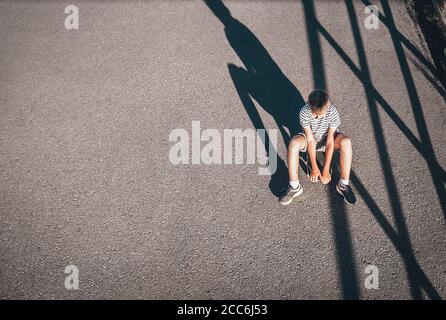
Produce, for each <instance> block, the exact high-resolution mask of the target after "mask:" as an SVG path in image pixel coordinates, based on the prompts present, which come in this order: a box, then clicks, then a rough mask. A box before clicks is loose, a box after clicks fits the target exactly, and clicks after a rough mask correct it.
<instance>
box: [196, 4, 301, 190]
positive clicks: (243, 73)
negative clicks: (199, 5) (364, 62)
mask: <svg viewBox="0 0 446 320" xmlns="http://www.w3.org/2000/svg"><path fill="white" fill-rule="evenodd" d="M204 1H205V3H206V4H207V6H208V7H209V8H210V9H211V11H212V12H213V13H214V14H215V16H216V17H217V18H218V19H219V20H220V21H221V22H222V23H223V25H224V27H225V34H226V38H227V39H228V42H229V44H230V45H231V47H232V48H233V49H234V51H235V52H236V53H237V55H238V56H239V58H240V60H241V61H242V62H243V64H244V66H245V68H246V69H245V68H243V67H237V66H235V65H234V64H228V69H229V73H230V75H231V78H232V81H233V82H234V86H235V88H236V90H237V92H238V94H239V96H240V100H241V101H242V103H243V106H244V107H245V109H246V112H247V114H248V116H249V118H250V119H251V121H252V123H253V125H254V127H255V129H256V130H258V129H265V126H264V124H263V121H262V119H261V117H260V114H259V112H258V111H257V109H256V106H255V104H254V102H253V100H252V99H254V100H256V101H257V102H258V104H259V105H260V106H261V107H262V108H263V109H264V110H265V111H266V112H268V113H269V114H270V115H271V116H272V117H273V119H274V120H275V122H276V124H277V127H278V128H279V130H280V133H281V135H282V138H283V141H284V143H285V145H286V146H288V142H289V140H290V138H291V137H293V136H294V135H295V134H296V133H297V132H298V131H299V130H300V129H301V128H300V124H299V112H300V109H301V108H302V107H303V106H304V105H305V101H304V99H303V98H302V95H301V94H300V92H299V91H298V90H297V88H296V87H295V86H294V85H293V84H292V83H291V81H290V80H289V79H288V78H287V77H286V76H285V75H284V74H283V72H282V70H280V68H279V66H278V65H277V64H276V63H275V62H274V60H273V59H272V58H271V56H270V55H269V53H268V51H267V50H266V49H265V47H264V46H263V45H262V43H261V42H260V41H259V40H258V39H257V37H256V36H255V35H254V34H253V33H252V32H251V31H250V30H249V29H248V28H247V27H246V26H245V25H243V24H242V23H241V22H239V21H238V20H236V19H234V18H233V17H232V16H231V13H230V11H229V9H228V8H227V7H226V6H225V5H224V4H223V3H222V1H221V0H204ZM269 145H270V144H269V136H268V134H266V138H265V150H266V154H267V155H268V156H269V154H270V153H271V152H274V154H277V150H269V148H270V146H269ZM287 185H288V169H287V167H286V165H285V162H284V161H283V159H282V158H281V157H279V156H278V157H277V170H276V172H275V173H274V174H273V175H272V176H271V181H270V183H269V187H270V190H271V192H272V193H273V194H274V195H275V196H279V194H280V192H281V190H282V189H283V188H285V187H286V186H287Z"/></svg>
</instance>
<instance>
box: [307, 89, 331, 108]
mask: <svg viewBox="0 0 446 320" xmlns="http://www.w3.org/2000/svg"><path fill="white" fill-rule="evenodd" d="M327 103H328V94H327V92H325V91H324V90H320V89H319V90H314V91H313V92H312V93H310V95H309V96H308V105H309V106H310V108H311V110H312V111H321V110H322V109H323V108H324V107H325V105H326V104H327Z"/></svg>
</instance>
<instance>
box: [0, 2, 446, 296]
mask: <svg viewBox="0 0 446 320" xmlns="http://www.w3.org/2000/svg"><path fill="white" fill-rule="evenodd" d="M373 3H374V4H376V5H377V6H378V8H379V10H380V12H381V13H382V16H381V18H382V21H381V22H380V24H379V29H377V30H367V29H366V28H365V26H364V22H363V21H364V18H365V17H366V15H365V14H364V7H365V5H364V3H363V2H362V1H353V3H351V2H350V1H346V2H343V1H317V0H315V1H225V6H226V8H227V9H225V7H224V6H219V5H218V3H217V2H215V1H214V2H213V3H209V6H208V5H207V4H206V3H205V2H204V1H178V0H177V1H137V2H133V1H112V2H108V1H74V2H73V1H72V2H69V3H68V2H58V1H0V239H1V240H0V297H1V298H3V299H11V298H18V299H27V298H39V299H102V298H105V299H123V298H144V299H199V298H200V299H207V298H212V299H342V298H347V299H356V298H360V299H434V298H444V297H445V296H446V233H445V231H446V228H445V227H446V224H445V219H446V216H445V202H446V196H445V181H446V174H445V171H444V168H445V167H446V153H445V152H444V147H445V142H446V141H445V138H444V133H445V132H446V121H445V120H446V114H445V110H446V108H445V107H446V105H445V102H444V99H443V97H442V96H441V90H439V87H438V86H437V85H433V84H432V82H431V81H429V79H430V78H429V77H427V76H426V75H429V74H431V75H432V70H433V65H432V61H431V58H430V56H429V54H428V51H427V49H426V45H425V44H424V42H423V41H422V38H421V37H420V33H419V30H418V28H417V27H416V25H415V24H414V22H413V21H412V20H411V18H410V16H409V15H408V13H407V11H406V9H405V8H404V6H403V4H402V3H400V2H398V1H392V2H391V5H390V6H386V5H385V4H384V6H383V5H382V3H381V2H379V1H373ZM69 4H75V5H77V6H78V8H79V11H80V28H79V30H65V28H64V19H65V16H66V14H65V13H64V8H65V6H66V5H69ZM211 9H213V10H211ZM225 10H229V12H230V14H231V15H232V18H230V19H229V18H228V16H227V15H225V14H227V13H228V12H227V11H225ZM314 87H319V88H326V89H327V90H328V91H329V92H330V94H331V96H332V98H333V100H334V103H335V104H336V106H337V108H338V111H339V112H340V114H341V121H342V125H341V130H342V131H343V132H345V133H347V134H349V135H350V136H351V137H352V139H353V150H354V163H353V174H352V186H353V190H354V191H355V192H356V194H357V196H358V203H357V204H356V205H355V206H347V205H344V203H343V201H342V200H341V199H340V198H339V196H338V195H337V194H335V192H334V187H333V184H332V185H330V186H328V187H327V186H323V185H321V184H312V183H311V182H310V181H309V180H307V179H306V178H305V177H304V176H303V177H302V179H301V180H302V185H303V188H304V194H303V195H302V197H301V198H299V199H298V200H297V201H295V202H293V204H291V205H290V206H287V207H282V206H280V205H279V203H278V200H277V194H278V192H279V190H280V188H281V186H283V184H286V183H287V181H286V179H287V178H286V167H285V165H286V144H285V142H286V140H287V139H288V138H289V134H292V133H293V132H294V130H296V128H294V127H293V124H294V123H295V120H293V119H296V118H295V116H296V110H298V108H299V107H301V105H300V104H301V103H302V101H303V100H302V99H305V98H306V97H307V95H308V94H309V93H310V92H311V90H312V89H313V88H314ZM193 120H199V121H201V127H202V129H207V128H212V129H217V130H219V131H220V132H223V130H224V129H227V128H229V129H235V128H241V129H243V130H245V129H248V128H251V129H259V128H267V129H278V128H279V127H280V128H281V129H282V133H283V134H279V141H278V147H277V152H278V155H279V157H280V158H279V167H278V171H277V173H276V174H275V175H274V176H273V177H269V176H260V175H258V174H257V169H258V166H257V165H249V164H245V165H204V164H201V165H192V164H190V165H177V166H175V165H173V164H172V163H171V162H170V161H169V150H170V148H171V146H172V142H169V139H168V138H169V134H170V132H171V131H172V130H174V129H178V128H184V129H186V130H187V131H188V132H191V125H192V121H193ZM70 264H73V265H75V266H77V267H78V269H79V289H78V290H67V289H66V288H65V287H64V280H65V277H66V274H64V269H65V267H66V266H67V265H70ZM368 265H375V266H377V267H378V269H379V289H367V288H366V287H365V285H364V281H365V279H366V277H367V274H366V273H365V268H366V267H367V266H368Z"/></svg>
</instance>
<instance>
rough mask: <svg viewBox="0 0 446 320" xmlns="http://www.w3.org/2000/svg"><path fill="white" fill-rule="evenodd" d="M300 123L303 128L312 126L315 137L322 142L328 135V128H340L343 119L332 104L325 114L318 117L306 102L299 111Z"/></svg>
mask: <svg viewBox="0 0 446 320" xmlns="http://www.w3.org/2000/svg"><path fill="white" fill-rule="evenodd" d="M299 120H300V125H301V126H302V128H308V127H310V128H311V131H312V132H313V136H314V139H315V140H316V142H320V141H322V140H323V139H325V137H326V136H327V133H328V128H333V129H338V127H339V126H340V125H341V119H340V118H339V113H338V111H337V110H336V108H335V107H334V106H333V105H332V104H330V106H329V107H328V110H327V112H326V113H325V115H324V116H323V117H321V118H319V119H316V118H315V117H314V116H313V114H312V113H311V108H310V106H309V105H308V104H306V105H305V106H304V107H303V108H302V109H301V110H300V113H299Z"/></svg>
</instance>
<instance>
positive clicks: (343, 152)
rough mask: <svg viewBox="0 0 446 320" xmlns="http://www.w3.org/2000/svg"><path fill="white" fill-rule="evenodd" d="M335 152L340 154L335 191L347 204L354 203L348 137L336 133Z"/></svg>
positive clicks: (350, 146)
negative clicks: (339, 177)
mask: <svg viewBox="0 0 446 320" xmlns="http://www.w3.org/2000/svg"><path fill="white" fill-rule="evenodd" d="M335 150H338V151H339V152H340V159H339V160H340V165H341V179H340V180H339V183H338V184H337V185H336V190H337V191H338V192H339V193H340V194H341V195H342V196H343V197H344V200H345V201H346V202H347V203H348V204H355V203H356V196H355V194H354V193H353V191H352V189H351V188H350V170H351V168H352V159H353V150H352V141H351V139H350V137H348V136H346V135H345V134H342V133H339V132H338V133H337V134H336V137H335Z"/></svg>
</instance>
